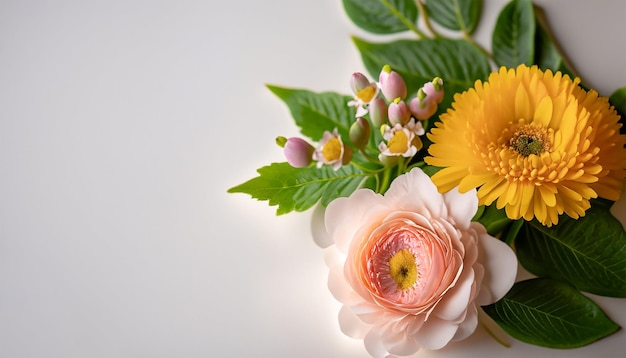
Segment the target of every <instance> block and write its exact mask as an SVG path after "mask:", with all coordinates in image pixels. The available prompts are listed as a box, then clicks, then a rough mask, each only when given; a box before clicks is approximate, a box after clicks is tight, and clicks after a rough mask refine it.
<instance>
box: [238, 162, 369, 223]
mask: <svg viewBox="0 0 626 358" xmlns="http://www.w3.org/2000/svg"><path fill="white" fill-rule="evenodd" d="M257 172H258V173H259V176H257V177H255V178H252V179H250V180H248V181H247V182H245V183H243V184H240V185H237V186H235V187H232V188H230V189H228V192H229V193H244V194H249V195H250V196H252V197H253V198H255V199H258V200H267V201H269V205H270V206H274V205H278V208H277V209H276V215H282V214H287V213H289V212H291V211H294V210H295V211H304V210H307V209H309V208H310V207H312V206H313V205H315V203H317V202H318V201H319V200H320V199H321V201H322V204H324V205H327V204H328V203H329V202H330V201H331V200H333V199H335V198H338V197H342V196H349V195H350V194H351V193H352V192H353V191H354V190H356V189H357V188H358V187H359V185H360V184H361V183H362V182H363V181H364V180H365V178H366V175H365V174H363V173H362V172H361V171H360V170H358V169H356V168H355V167H354V166H353V165H347V166H343V167H341V168H340V169H339V170H337V171H335V170H333V169H332V168H331V167H330V166H327V165H325V166H323V167H321V168H316V167H307V168H294V167H292V166H291V165H289V164H288V163H272V164H270V165H268V166H265V167H263V168H260V169H258V170H257Z"/></svg>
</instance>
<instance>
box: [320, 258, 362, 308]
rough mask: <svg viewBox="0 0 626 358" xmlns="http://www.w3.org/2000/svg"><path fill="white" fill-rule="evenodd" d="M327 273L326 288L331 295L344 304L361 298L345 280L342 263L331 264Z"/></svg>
mask: <svg viewBox="0 0 626 358" xmlns="http://www.w3.org/2000/svg"><path fill="white" fill-rule="evenodd" d="M329 269H330V272H329V273H328V289H329V290H330V293H332V295H333V297H335V299H336V300H337V301H339V302H342V303H344V304H349V303H354V302H359V301H361V300H362V299H361V298H360V297H359V295H358V294H357V293H356V292H354V290H353V289H352V287H350V285H349V284H348V282H346V279H345V277H344V275H343V266H342V265H332V266H330V267H329Z"/></svg>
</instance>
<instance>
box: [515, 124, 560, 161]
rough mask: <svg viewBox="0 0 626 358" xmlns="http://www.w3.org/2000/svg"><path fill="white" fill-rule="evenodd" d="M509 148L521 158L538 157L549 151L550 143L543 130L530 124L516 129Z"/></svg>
mask: <svg viewBox="0 0 626 358" xmlns="http://www.w3.org/2000/svg"><path fill="white" fill-rule="evenodd" d="M509 146H510V147H511V148H512V149H513V150H515V151H516V152H518V153H519V154H520V155H521V156H523V157H527V156H529V155H531V154H534V155H539V154H541V153H543V152H546V151H549V150H550V149H551V147H552V143H550V140H549V138H548V133H547V131H546V130H545V129H542V128H538V127H536V126H532V125H530V124H527V125H524V126H522V127H520V128H518V129H517V130H516V131H515V133H513V136H512V137H511V139H510V140H509Z"/></svg>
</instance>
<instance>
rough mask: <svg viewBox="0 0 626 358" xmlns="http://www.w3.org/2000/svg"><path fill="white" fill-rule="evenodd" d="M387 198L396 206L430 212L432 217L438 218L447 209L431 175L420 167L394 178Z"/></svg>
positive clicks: (424, 212) (425, 213) (402, 208)
mask: <svg viewBox="0 0 626 358" xmlns="http://www.w3.org/2000/svg"><path fill="white" fill-rule="evenodd" d="M385 198H386V199H388V200H389V201H390V204H389V205H391V206H393V207H394V208H397V209H399V210H410V211H416V212H422V214H424V215H428V214H430V215H429V216H430V217H431V218H437V217H439V216H441V214H442V213H443V212H445V211H446V208H445V205H444V204H445V203H444V201H443V196H442V195H441V194H440V193H439V191H437V187H436V186H435V184H433V182H432V180H430V177H429V176H428V175H426V173H424V172H423V171H422V170H421V169H419V168H414V169H412V170H411V171H410V172H408V173H406V174H404V175H401V176H399V177H397V178H396V179H394V181H393V182H392V183H391V186H390V187H389V190H387V192H386V193H385ZM424 209H426V210H424Z"/></svg>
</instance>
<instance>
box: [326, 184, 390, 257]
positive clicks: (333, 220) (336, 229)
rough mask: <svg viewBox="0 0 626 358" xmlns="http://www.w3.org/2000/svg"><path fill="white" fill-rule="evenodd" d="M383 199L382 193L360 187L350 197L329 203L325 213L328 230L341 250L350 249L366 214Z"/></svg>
mask: <svg viewBox="0 0 626 358" xmlns="http://www.w3.org/2000/svg"><path fill="white" fill-rule="evenodd" d="M382 199H383V196H382V195H380V194H376V193H374V192H373V191H371V190H368V189H359V190H357V191H355V192H354V193H352V195H350V197H348V198H337V199H335V200H333V201H332V202H331V203H330V204H328V207H327V208H326V214H325V215H324V220H325V223H326V230H327V231H328V234H329V235H330V237H331V238H332V239H333V241H334V242H335V245H337V248H338V249H339V250H340V251H341V252H347V251H348V247H349V246H350V241H351V240H352V239H353V238H354V235H355V233H356V232H357V231H358V230H359V228H360V227H361V225H362V224H361V223H362V222H364V221H365V219H364V216H365V214H366V213H367V212H368V211H369V210H371V208H372V206H374V205H376V204H378V203H380V202H381V200H382Z"/></svg>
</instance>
